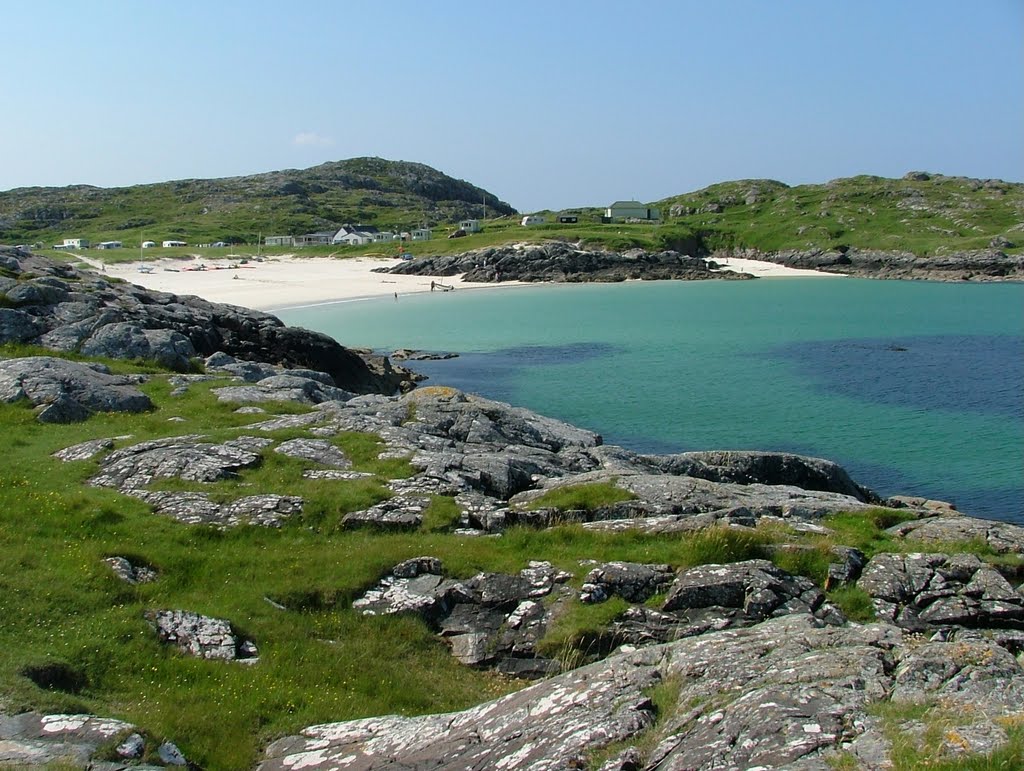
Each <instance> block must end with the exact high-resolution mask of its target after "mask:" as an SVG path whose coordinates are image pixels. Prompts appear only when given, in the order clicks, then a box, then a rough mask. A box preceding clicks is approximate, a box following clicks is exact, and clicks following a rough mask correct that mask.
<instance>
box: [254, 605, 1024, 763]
mask: <svg viewBox="0 0 1024 771" xmlns="http://www.w3.org/2000/svg"><path fill="white" fill-rule="evenodd" d="M818 623H819V622H816V621H815V620H814V619H813V618H812V617H810V616H808V615H791V616H786V617H782V618H776V619H771V620H769V621H766V622H763V623H761V624H758V625H755V626H752V627H748V628H744V629H733V630H727V631H723V632H713V633H709V634H706V635H701V636H698V637H692V638H688V639H684V640H678V641H676V642H672V643H669V644H666V645H661V646H656V647H650V648H645V649H642V650H639V651H636V652H632V653H623V654H619V655H616V656H612V657H610V658H608V659H605V660H603V661H600V662H597V663H595V664H591V665H589V666H586V667H582V668H580V669H576V670H573V671H571V672H567V673H565V674H562V675H558V676H556V677H553V678H551V679H548V680H544V681H541V682H539V683H536V684H534V685H532V686H530V687H529V688H525V689H523V690H522V691H519V692H518V693H514V694H511V695H509V696H505V697H503V698H500V699H496V700H494V701H490V702H487V703H485V704H481V705H480V706H478V707H473V708H472V709H469V710H465V711H463V712H456V713H450V714H446V715H425V716H422V717H418V718H400V717H394V716H389V717H380V718H366V719H363V720H354V721H350V722H347V723H334V724H327V725H319V726H311V727H310V728H307V729H305V730H304V731H303V732H302V733H301V734H300V735H298V736H292V737H287V738H284V739H281V740H278V741H277V742H274V743H272V744H271V745H270V746H269V747H268V748H267V751H266V756H265V759H264V761H263V762H262V763H261V764H260V766H259V769H260V771H285V769H294V768H296V767H302V768H306V769H313V770H316V769H328V768H339V767H344V768H351V769H361V770H363V771H368V770H372V769H386V768H432V767H439V768H501V769H505V770H506V771H512V770H513V769H531V770H533V769H548V770H551V771H554V769H567V768H573V767H586V765H585V764H586V759H587V758H588V757H592V753H594V752H595V751H597V750H600V749H601V748H604V747H608V746H610V745H613V744H615V743H617V742H627V743H636V741H637V739H638V737H639V735H640V734H641V733H642V732H643V731H646V730H648V729H649V728H650V727H651V725H652V724H653V719H654V708H653V703H652V702H651V701H650V699H649V697H648V696H647V694H648V693H649V691H650V688H651V687H652V686H654V685H657V684H659V683H665V684H671V686H672V691H673V692H675V693H676V694H677V696H676V699H675V703H674V705H671V704H670V705H667V706H666V705H664V704H663V705H662V709H661V711H660V712H659V714H658V718H659V722H658V727H657V728H656V729H655V730H656V731H657V733H656V734H655V736H654V737H653V738H654V739H655V743H654V748H653V749H651V750H650V751H649V752H648V753H647V755H646V757H644V758H643V765H642V766H640V767H642V768H650V769H654V768H657V769H707V770H708V771H710V770H711V769H715V768H763V769H824V768H829V767H832V766H833V765H836V764H839V763H840V761H841V757H842V755H844V754H847V755H852V758H847V761H849V760H854V761H856V762H857V764H858V765H865V764H867V766H868V767H874V768H884V767H888V766H889V765H891V764H892V761H893V758H892V748H891V745H890V744H889V742H888V738H887V734H886V730H887V729H886V727H885V725H883V723H882V722H881V721H880V720H879V719H877V718H875V717H873V715H872V714H871V708H872V706H873V705H875V704H879V703H885V702H887V701H889V700H893V701H896V702H899V703H915V704H916V703H920V702H921V700H922V699H924V700H929V699H933V700H935V702H936V703H937V704H939V705H940V706H942V707H944V708H945V709H949V710H952V711H954V712H959V713H960V714H961V715H963V716H964V719H963V720H962V721H961V722H962V723H963V724H964V727H965V729H966V730H969V731H971V732H972V734H977V735H987V736H991V737H993V740H992V742H991V743H990V744H988V745H986V746H987V747H993V746H995V747H997V746H999V744H1000V739H999V738H998V736H997V733H998V732H995V731H993V730H991V727H992V726H994V725H998V724H999V720H1000V718H1002V717H1007V716H1010V715H1013V714H1016V712H1017V710H1018V709H1019V705H1020V703H1021V688H1022V687H1024V669H1022V668H1021V666H1020V664H1019V663H1018V662H1017V661H1016V659H1015V658H1014V657H1013V656H1011V655H1010V654H1009V653H1007V652H1006V651H1003V650H1001V649H999V648H998V647H995V646H993V645H992V644H991V643H984V642H980V641H979V642H973V641H969V642H955V643H929V644H928V645H925V646H921V645H918V644H916V643H910V644H908V642H907V641H905V640H904V638H903V634H902V632H901V631H900V630H899V629H898V628H896V627H893V626H890V625H887V624H873V625H868V626H859V625H857V626H847V627H829V626H825V627H820V626H818ZM613 767H614V766H613Z"/></svg>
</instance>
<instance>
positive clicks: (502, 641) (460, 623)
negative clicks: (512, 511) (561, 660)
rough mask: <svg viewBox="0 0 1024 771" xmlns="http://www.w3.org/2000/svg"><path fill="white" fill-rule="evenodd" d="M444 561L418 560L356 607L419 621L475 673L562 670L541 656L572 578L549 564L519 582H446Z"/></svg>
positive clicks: (526, 572) (533, 566)
mask: <svg viewBox="0 0 1024 771" xmlns="http://www.w3.org/2000/svg"><path fill="white" fill-rule="evenodd" d="M441 573H442V565H441V562H440V560H438V559H436V558H434V557H416V558H413V559H411V560H406V561H405V562H402V563H400V564H398V565H396V566H395V567H394V568H393V569H392V571H391V574H390V575H387V576H385V577H384V578H382V579H381V581H380V583H378V585H377V586H376V587H374V588H373V589H371V590H369V591H368V592H366V593H365V594H364V595H363V596H362V597H360V598H358V599H356V600H355V601H353V603H352V607H353V609H355V610H358V611H360V612H361V613H363V614H365V615H385V614H392V613H410V612H411V613H416V614H418V615H419V616H421V617H422V618H423V619H424V620H425V621H427V623H428V624H430V625H431V627H432V628H434V629H436V630H437V631H438V632H439V634H440V635H441V636H442V638H443V639H444V641H445V642H446V643H448V645H449V647H450V648H451V651H452V655H453V656H455V658H457V659H458V660H459V661H460V662H462V663H463V664H466V665H467V666H474V667H493V668H495V669H496V670H498V671H500V672H503V673H505V674H508V675H511V676H515V677H526V678H528V677H542V676H547V675H549V674H551V673H552V672H554V671H557V670H558V669H560V665H559V664H558V663H557V662H555V661H551V660H548V659H545V658H544V657H541V656H538V655H537V652H536V646H537V643H538V642H539V641H540V640H541V638H542V637H543V636H544V632H545V630H546V628H547V623H548V615H549V614H548V610H547V608H546V607H545V605H544V604H543V603H542V602H541V600H542V599H543V598H544V597H547V596H550V595H551V594H552V592H553V590H554V589H555V587H556V584H557V583H561V582H564V580H565V579H566V576H565V575H563V574H561V573H560V572H558V571H556V570H555V569H554V568H553V567H552V566H551V564H550V563H548V562H531V563H530V564H529V565H528V566H527V567H526V568H524V569H523V570H522V571H520V573H519V574H518V575H509V574H503V573H480V574H478V575H475V576H473V577H472V578H469V579H466V580H463V581H454V580H451V579H446V578H444V577H443V576H442V575H441Z"/></svg>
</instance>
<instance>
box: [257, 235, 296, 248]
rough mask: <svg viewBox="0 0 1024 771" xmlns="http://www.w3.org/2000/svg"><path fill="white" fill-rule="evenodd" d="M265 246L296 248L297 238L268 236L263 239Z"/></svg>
mask: <svg viewBox="0 0 1024 771" xmlns="http://www.w3.org/2000/svg"><path fill="white" fill-rule="evenodd" d="M263 245H264V246H295V236H267V237H266V238H264V239H263Z"/></svg>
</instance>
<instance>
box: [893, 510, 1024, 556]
mask: <svg viewBox="0 0 1024 771" xmlns="http://www.w3.org/2000/svg"><path fill="white" fill-rule="evenodd" d="M888 532H889V533H891V534H892V535H895V536H898V537H900V538H907V539H913V540H915V541H923V542H924V543H932V544H942V545H943V546H947V545H948V544H951V543H957V542H962V541H971V540H980V541H983V542H984V543H985V544H987V545H988V546H989V547H990V548H991V549H992V550H993V551H995V552H997V553H999V554H1020V555H1024V527H1021V526H1020V525H1013V524H1010V523H1009V522H994V521H992V520H987V519H976V518H974V517H964V516H956V517H935V518H928V519H918V520H913V521H911V522H901V523H900V524H898V525H894V526H893V527H891V528H889V530H888Z"/></svg>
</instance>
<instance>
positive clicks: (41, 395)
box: [0, 356, 153, 422]
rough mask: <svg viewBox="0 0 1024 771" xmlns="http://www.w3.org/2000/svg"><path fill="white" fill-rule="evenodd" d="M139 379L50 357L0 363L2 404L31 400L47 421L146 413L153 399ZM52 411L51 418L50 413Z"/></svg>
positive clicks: (9, 360)
mask: <svg viewBox="0 0 1024 771" xmlns="http://www.w3.org/2000/svg"><path fill="white" fill-rule="evenodd" d="M136 382H137V380H136V379H135V378H131V377H126V376H119V375H110V374H107V373H106V372H103V371H101V369H97V368H96V367H93V366H89V365H86V364H80V363H78V362H73V361H67V360H65V359H55V358H52V357H49V356H34V357H29V358H23V359H7V360H4V361H0V401H4V402H7V403H11V402H16V401H19V400H21V399H28V400H29V402H30V403H32V404H33V405H37V406H39V407H41V408H42V410H41V412H40V416H41V419H43V420H44V421H46V422H64V421H70V420H84V419H85V418H87V417H88V416H89V415H91V414H92V413H94V412H145V411H146V410H150V409H152V408H153V403H152V402H151V401H150V399H149V397H148V396H146V395H145V394H144V393H142V391H140V390H138V389H137V388H136V387H135V383H136ZM51 408H52V411H51V412H50V413H49V414H48V417H42V416H43V415H45V414H47V413H46V411H47V410H50V409H51Z"/></svg>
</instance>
